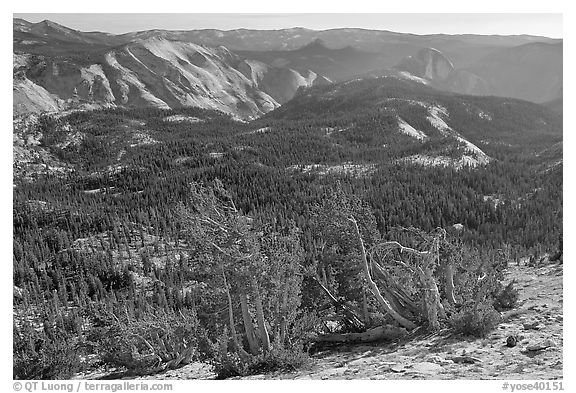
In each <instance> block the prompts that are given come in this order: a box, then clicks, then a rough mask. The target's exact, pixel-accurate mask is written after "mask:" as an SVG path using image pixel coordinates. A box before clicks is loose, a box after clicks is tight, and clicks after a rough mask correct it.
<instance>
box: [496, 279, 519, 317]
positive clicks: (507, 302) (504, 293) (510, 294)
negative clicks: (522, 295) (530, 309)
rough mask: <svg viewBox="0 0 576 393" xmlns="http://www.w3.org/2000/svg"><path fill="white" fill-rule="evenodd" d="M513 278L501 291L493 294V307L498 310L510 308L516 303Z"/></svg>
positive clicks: (516, 297)
mask: <svg viewBox="0 0 576 393" xmlns="http://www.w3.org/2000/svg"><path fill="white" fill-rule="evenodd" d="M515 282H516V281H515V280H512V281H510V283H509V284H508V285H506V286H505V287H504V288H503V289H502V290H501V291H498V292H497V293H496V294H495V295H494V303H493V305H494V308H495V309H496V310H498V311H504V310H511V309H513V308H515V307H516V305H517V304H518V290H517V289H516V288H514V284H515Z"/></svg>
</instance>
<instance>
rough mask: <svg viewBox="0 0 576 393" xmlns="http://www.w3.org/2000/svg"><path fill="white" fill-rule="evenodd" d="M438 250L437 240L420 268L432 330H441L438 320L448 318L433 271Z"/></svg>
mask: <svg viewBox="0 0 576 393" xmlns="http://www.w3.org/2000/svg"><path fill="white" fill-rule="evenodd" d="M437 249H438V245H437V240H434V244H433V245H432V248H431V250H430V252H429V253H428V254H427V255H426V256H425V257H424V258H423V263H422V265H421V266H418V272H419V274H420V282H421V284H422V289H423V291H424V304H425V305H426V313H427V315H428V323H429V324H430V328H432V330H440V322H439V320H438V318H439V317H440V318H443V319H445V318H446V312H445V311H444V306H442V303H441V302H440V292H439V291H438V285H436V280H434V276H433V269H434V260H435V259H436V255H437V252H434V251H437Z"/></svg>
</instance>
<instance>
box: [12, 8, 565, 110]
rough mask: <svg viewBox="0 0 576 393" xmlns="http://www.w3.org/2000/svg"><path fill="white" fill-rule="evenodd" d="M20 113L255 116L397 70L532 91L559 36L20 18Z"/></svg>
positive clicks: (439, 81)
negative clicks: (103, 28) (131, 28)
mask: <svg viewBox="0 0 576 393" xmlns="http://www.w3.org/2000/svg"><path fill="white" fill-rule="evenodd" d="M13 49H14V67H13V78H14V89H13V90H14V106H13V109H14V114H15V115H17V114H23V113H31V112H50V111H61V110H76V109H94V108H100V107H110V106H122V107H156V108H178V107H186V106H195V107H200V108H205V109H216V110H220V111H222V112H225V113H229V114H231V115H233V116H235V117H237V118H240V119H254V118H258V117H260V116H262V115H264V114H265V113H268V112H270V111H272V110H274V109H275V108H277V107H279V106H280V105H282V104H284V103H286V102H288V101H289V100H290V99H291V98H292V97H293V96H294V95H295V94H296V92H297V91H298V89H300V88H309V87H312V86H317V85H325V84H330V83H337V82H342V81H346V80H352V79H358V78H374V77H381V76H394V77H396V78H400V79H406V80H412V81H416V82H418V83H421V84H424V85H428V86H430V87H433V88H435V89H439V90H443V91H450V92H456V93H462V94H472V95H494V96H501V97H512V98H519V99H524V100H529V101H532V102H536V103H548V102H558V100H561V97H562V50H563V48H562V40H557V39H550V38H546V37H536V36H525V35H521V36H478V35H454V36H450V35H443V34H436V35H424V36H419V35H413V34H403V33H394V32H389V31H375V30H364V29H332V30H325V31H315V30H309V29H302V28H293V29H284V30H273V31H272V30H246V29H239V30H230V31H220V30H190V31H166V30H148V31H141V32H133V33H127V34H121V35H113V34H108V33H102V32H81V31H77V30H74V29H70V28H67V27H65V26H61V25H59V24H57V23H54V22H51V21H43V22H39V23H30V22H27V21H25V20H22V19H14V20H13Z"/></svg>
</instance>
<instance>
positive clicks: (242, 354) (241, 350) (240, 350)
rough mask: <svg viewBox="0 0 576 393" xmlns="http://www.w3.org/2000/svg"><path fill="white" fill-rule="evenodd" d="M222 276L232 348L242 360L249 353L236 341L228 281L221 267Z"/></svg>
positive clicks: (247, 356) (248, 356)
mask: <svg viewBox="0 0 576 393" xmlns="http://www.w3.org/2000/svg"><path fill="white" fill-rule="evenodd" d="M222 278H223V279H224V288H225V289H226V296H227V297H228V318H229V322H230V334H231V335H232V342H233V343H234V350H235V351H237V352H238V355H240V357H241V358H242V359H244V360H247V359H249V358H250V355H248V353H247V352H246V351H245V350H244V348H242V347H241V346H240V343H239V342H238V335H237V334H236V326H235V323H234V310H233V307H232V296H231V295H230V289H229V288H228V282H227V281H226V273H225V272H224V268H222Z"/></svg>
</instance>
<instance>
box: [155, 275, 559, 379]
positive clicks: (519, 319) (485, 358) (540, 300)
mask: <svg viewBox="0 0 576 393" xmlns="http://www.w3.org/2000/svg"><path fill="white" fill-rule="evenodd" d="M506 279H507V280H508V281H510V280H512V279H516V287H517V288H518V290H519V293H520V298H519V305H518V307H517V309H515V310H513V311H512V312H509V313H507V314H505V318H504V321H503V322H502V323H501V324H500V325H499V326H498V327H497V329H496V330H494V331H493V332H492V333H491V334H489V335H488V336H487V337H486V338H484V339H463V338H461V337H453V336H452V337H451V336H450V335H449V334H448V332H446V331H441V332H438V333H435V334H433V335H421V336H419V337H416V338H414V339H412V340H410V341H406V342H402V343H396V344H388V345H382V344H374V345H354V346H338V347H337V348H334V349H330V350H326V351H323V352H319V353H317V354H315V355H314V356H313V359H312V360H311V362H310V363H309V364H308V365H307V366H305V367H303V368H302V369H300V370H298V371H295V372H277V373H269V374H261V375H252V376H249V377H244V378H242V379H531V380H535V379H540V380H542V379H545V380H549V379H562V378H563V374H562V369H563V360H562V329H563V314H562V303H563V298H562V265H561V264H553V265H547V266H544V267H538V268H536V267H528V266H524V265H521V266H516V265H510V266H509V267H508V269H507V272H506ZM509 336H516V337H518V342H517V345H516V346H514V347H508V346H506V340H507V338H508V337H509ZM214 376H215V375H214V373H213V372H212V370H211V368H210V366H208V365H206V364H202V363H192V364H189V365H187V366H185V367H182V368H180V369H178V370H171V371H168V372H166V373H163V374H158V375H155V376H150V377H147V378H149V379H212V378H214Z"/></svg>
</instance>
